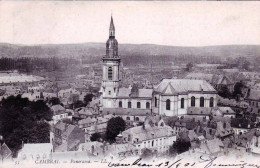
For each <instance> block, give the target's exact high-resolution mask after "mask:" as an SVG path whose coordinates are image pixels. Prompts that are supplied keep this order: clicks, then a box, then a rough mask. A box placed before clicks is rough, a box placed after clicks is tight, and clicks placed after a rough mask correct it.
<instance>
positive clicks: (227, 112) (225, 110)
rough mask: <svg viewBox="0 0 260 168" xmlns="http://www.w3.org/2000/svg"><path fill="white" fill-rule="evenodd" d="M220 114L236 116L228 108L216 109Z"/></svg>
mask: <svg viewBox="0 0 260 168" xmlns="http://www.w3.org/2000/svg"><path fill="white" fill-rule="evenodd" d="M218 109H219V111H220V112H221V113H222V114H236V113H235V112H234V110H232V109H231V108H230V107H218Z"/></svg>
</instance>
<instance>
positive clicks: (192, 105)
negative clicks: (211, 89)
mask: <svg viewBox="0 0 260 168" xmlns="http://www.w3.org/2000/svg"><path fill="white" fill-rule="evenodd" d="M191 107H195V97H194V96H192V97H191Z"/></svg>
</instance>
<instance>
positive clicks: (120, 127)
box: [106, 117, 126, 142]
mask: <svg viewBox="0 0 260 168" xmlns="http://www.w3.org/2000/svg"><path fill="white" fill-rule="evenodd" d="M125 127H126V123H125V121H124V120H123V119H122V118H121V117H116V118H111V119H110V120H108V122H107V130H106V138H107V140H108V141H110V142H114V141H115V139H116V136H117V135H118V134H119V133H120V132H122V131H124V130H125Z"/></svg>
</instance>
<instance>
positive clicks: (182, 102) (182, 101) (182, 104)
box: [181, 98, 184, 109]
mask: <svg viewBox="0 0 260 168" xmlns="http://www.w3.org/2000/svg"><path fill="white" fill-rule="evenodd" d="M181 108H182V109H183V108H184V98H181Z"/></svg>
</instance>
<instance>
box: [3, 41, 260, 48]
mask: <svg viewBox="0 0 260 168" xmlns="http://www.w3.org/2000/svg"><path fill="white" fill-rule="evenodd" d="M88 43H89V44H90V43H92V44H102V43H104V44H105V42H78V43H36V44H21V43H9V42H0V44H7V45H16V46H28V47H30V46H32V47H33V46H44V45H45V46H46V45H53V46H54V45H78V44H88ZM122 44H123V45H157V46H166V47H194V48H198V47H213V46H260V44H216V45H202V46H189V45H187V46H184V45H168V44H154V43H119V44H118V45H122Z"/></svg>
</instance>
